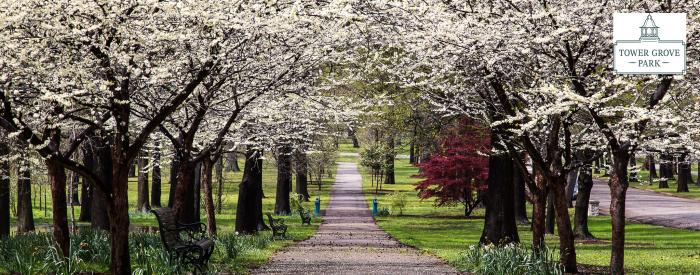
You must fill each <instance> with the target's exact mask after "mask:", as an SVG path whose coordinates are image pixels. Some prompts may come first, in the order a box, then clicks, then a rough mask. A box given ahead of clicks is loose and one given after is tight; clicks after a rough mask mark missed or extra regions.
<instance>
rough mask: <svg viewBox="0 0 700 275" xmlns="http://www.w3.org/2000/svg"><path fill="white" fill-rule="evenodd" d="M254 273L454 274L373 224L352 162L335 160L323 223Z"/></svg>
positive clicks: (442, 263) (276, 254)
mask: <svg viewBox="0 0 700 275" xmlns="http://www.w3.org/2000/svg"><path fill="white" fill-rule="evenodd" d="M253 273H254V274H456V273H457V272H456V271H455V270H454V269H453V268H451V267H450V266H448V265H446V264H445V263H444V262H442V261H441V260H440V259H438V258H436V257H433V256H430V255H427V254H422V253H421V252H419V251H418V250H416V249H414V248H410V247H406V246H404V245H402V244H400V243H399V242H398V241H396V240H394V239H393V238H391V237H390V236H389V235H388V234H387V233H386V232H384V231H382V230H381V229H379V227H377V225H376V224H375V223H374V220H373V219H372V215H371V212H370V211H369V209H368V208H367V203H366V201H365V198H364V195H363V194H362V178H361V177H360V174H359V172H358V170H357V166H356V165H355V164H354V163H347V162H340V163H338V172H337V176H336V182H335V184H333V190H332V192H331V201H330V203H329V204H328V208H327V209H326V215H325V216H324V222H323V224H321V226H320V228H319V230H318V232H316V234H315V235H314V236H313V237H311V238H310V239H308V240H305V241H302V242H299V243H297V244H295V245H292V246H289V247H287V248H285V249H283V250H281V251H279V252H277V253H275V255H273V256H272V259H271V260H270V262H269V263H268V264H267V265H264V266H262V267H261V268H259V269H257V270H254V271H253Z"/></svg>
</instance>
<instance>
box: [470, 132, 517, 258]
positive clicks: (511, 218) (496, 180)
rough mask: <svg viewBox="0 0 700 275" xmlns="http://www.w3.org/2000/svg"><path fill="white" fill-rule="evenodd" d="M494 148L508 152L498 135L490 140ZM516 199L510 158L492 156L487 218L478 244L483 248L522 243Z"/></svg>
mask: <svg viewBox="0 0 700 275" xmlns="http://www.w3.org/2000/svg"><path fill="white" fill-rule="evenodd" d="M491 146H492V148H494V149H501V151H505V150H503V149H504V148H501V144H500V143H499V142H498V138H497V136H496V135H492V136H491ZM514 196H515V195H514V188H513V161H512V159H511V158H510V156H509V155H507V154H491V156H489V178H488V189H487V190H486V195H485V196H484V204H485V205H486V217H485V219H484V230H483V232H482V233H481V238H480V240H479V242H480V243H481V244H483V245H487V244H495V245H498V246H500V245H505V244H509V243H513V242H515V243H518V242H520V238H519V237H518V228H517V226H516V224H515V211H514V208H515V207H514V203H513V197H514Z"/></svg>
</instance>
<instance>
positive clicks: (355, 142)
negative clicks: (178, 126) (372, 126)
mask: <svg viewBox="0 0 700 275" xmlns="http://www.w3.org/2000/svg"><path fill="white" fill-rule="evenodd" d="M350 139H352V148H360V141H359V140H357V133H355V130H350Z"/></svg>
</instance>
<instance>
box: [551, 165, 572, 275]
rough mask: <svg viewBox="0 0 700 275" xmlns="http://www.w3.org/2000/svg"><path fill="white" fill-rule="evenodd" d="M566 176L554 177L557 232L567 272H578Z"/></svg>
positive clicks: (561, 261) (561, 259)
mask: <svg viewBox="0 0 700 275" xmlns="http://www.w3.org/2000/svg"><path fill="white" fill-rule="evenodd" d="M566 178H567V175H561V176H559V177H558V178H555V179H553V180H554V182H553V183H554V184H552V190H551V191H550V192H551V193H552V194H553V196H552V197H553V198H554V212H555V215H556V217H557V219H556V220H557V233H558V234H559V256H560V257H559V262H560V263H561V264H562V266H563V267H564V271H565V272H566V273H573V274H575V273H578V270H577V267H576V247H575V246H574V233H573V230H571V218H570V216H569V206H568V201H567V200H568V198H567V197H566V184H567V183H566V181H567V180H566Z"/></svg>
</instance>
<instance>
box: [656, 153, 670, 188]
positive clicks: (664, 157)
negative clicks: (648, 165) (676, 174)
mask: <svg viewBox="0 0 700 275" xmlns="http://www.w3.org/2000/svg"><path fill="white" fill-rule="evenodd" d="M660 159H661V163H660V164H659V176H661V179H659V188H669V186H668V180H669V179H671V178H672V177H673V175H672V174H671V167H670V166H671V164H670V163H669V161H670V159H669V157H668V154H665V153H662V154H661V157H660Z"/></svg>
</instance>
